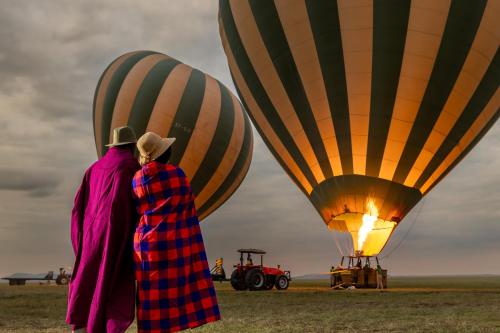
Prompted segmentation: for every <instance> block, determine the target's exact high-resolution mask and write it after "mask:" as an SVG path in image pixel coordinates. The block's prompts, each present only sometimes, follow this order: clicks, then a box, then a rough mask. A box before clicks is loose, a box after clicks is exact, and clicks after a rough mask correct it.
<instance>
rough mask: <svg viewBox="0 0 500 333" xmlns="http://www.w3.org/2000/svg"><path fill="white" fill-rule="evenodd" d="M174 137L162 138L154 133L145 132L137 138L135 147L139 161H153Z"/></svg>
mask: <svg viewBox="0 0 500 333" xmlns="http://www.w3.org/2000/svg"><path fill="white" fill-rule="evenodd" d="M174 141H175V138H162V137H161V136H159V135H158V134H156V133H153V132H147V133H145V134H144V135H143V136H141V137H140V138H139V140H137V149H138V150H139V153H140V155H141V156H140V163H141V164H146V163H149V162H151V161H154V160H155V159H157V158H158V157H160V156H161V155H162V154H163V153H164V152H166V151H167V149H168V148H170V146H172V144H173V143H174Z"/></svg>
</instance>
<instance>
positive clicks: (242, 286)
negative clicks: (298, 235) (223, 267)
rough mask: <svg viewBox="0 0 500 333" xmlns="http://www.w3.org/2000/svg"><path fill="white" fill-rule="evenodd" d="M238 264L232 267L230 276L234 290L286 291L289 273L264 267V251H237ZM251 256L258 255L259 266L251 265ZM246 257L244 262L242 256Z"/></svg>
mask: <svg viewBox="0 0 500 333" xmlns="http://www.w3.org/2000/svg"><path fill="white" fill-rule="evenodd" d="M238 252H239V253H240V263H239V264H238V265H235V266H234V268H235V269H234V271H233V273H232V274H231V286H233V288H234V289H235V290H247V289H248V290H271V289H273V286H276V289H278V290H285V289H288V286H289V284H290V281H291V280H292V277H291V275H290V271H283V270H281V269H280V266H279V265H278V268H274V267H265V266H264V263H263V259H264V258H263V257H264V254H266V252H265V251H262V250H257V249H239V250H238ZM252 254H257V255H260V265H256V264H254V263H253V259H252ZM244 255H246V257H247V258H246V262H245V263H244V262H243V259H244V258H243V256H244Z"/></svg>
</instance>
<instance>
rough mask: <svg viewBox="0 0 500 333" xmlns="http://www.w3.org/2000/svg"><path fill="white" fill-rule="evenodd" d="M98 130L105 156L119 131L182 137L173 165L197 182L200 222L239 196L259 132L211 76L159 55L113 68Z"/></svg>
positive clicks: (131, 57)
mask: <svg viewBox="0 0 500 333" xmlns="http://www.w3.org/2000/svg"><path fill="white" fill-rule="evenodd" d="M93 123H94V136H95V143H96V148H97V154H98V156H99V157H101V156H102V155H104V154H105V152H106V146H105V145H106V144H107V143H108V142H109V141H110V140H111V136H112V129H113V128H116V127H119V126H125V125H128V126H130V127H132V128H134V130H135V132H136V134H137V135H138V136H140V135H142V134H144V133H145V132H148V131H152V132H155V133H157V134H159V135H161V136H163V137H167V136H168V137H175V138H177V140H176V142H175V145H174V147H173V150H172V157H171V161H172V163H174V164H177V165H179V166H180V167H181V168H182V169H183V170H184V171H185V173H186V175H187V176H188V178H189V179H190V181H191V186H192V188H193V193H194V195H195V196H196V200H195V203H196V207H197V209H198V214H199V217H200V220H201V219H204V218H205V217H207V216H208V215H209V214H211V213H212V212H213V211H214V210H215V209H217V208H218V207H220V206H221V205H222V204H223V203H224V202H225V201H226V200H227V199H228V198H229V197H230V196H231V194H233V193H234V192H235V191H236V189H237V188H238V186H239V185H240V184H241V182H242V181H243V179H244V177H245V175H246V173H247V171H248V168H249V166H250V161H251V154H252V146H253V137H252V129H251V125H250V121H249V119H248V117H247V115H246V113H245V112H244V109H243V107H242V106H241V104H240V102H239V101H238V99H237V98H236V97H235V96H234V95H233V94H232V93H231V92H230V91H229V90H228V89H227V88H226V87H225V86H224V85H223V84H221V83H220V82H219V81H217V80H216V79H214V78H213V77H211V76H210V75H207V74H205V73H203V72H201V71H199V70H197V69H195V68H192V67H190V66H188V65H186V64H183V63H182V62H180V61H178V60H176V59H174V58H171V57H169V56H167V55H164V54H161V53H158V52H153V51H136V52H130V53H126V54H124V55H122V56H120V57H118V58H117V59H115V60H114V61H113V62H112V63H111V64H110V65H109V66H108V67H107V68H106V70H105V71H104V73H103V74H102V76H101V78H100V79H99V83H98V84H97V88H96V91H95V96H94V107H93Z"/></svg>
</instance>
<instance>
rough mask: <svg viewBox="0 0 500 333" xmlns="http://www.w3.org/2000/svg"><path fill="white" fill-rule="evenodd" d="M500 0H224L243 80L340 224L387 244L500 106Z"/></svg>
mask: <svg viewBox="0 0 500 333" xmlns="http://www.w3.org/2000/svg"><path fill="white" fill-rule="evenodd" d="M498 13H500V2H499V1H480V0H478V1H467V0H453V1H450V0H433V1H427V0H413V1H409V0H397V1H396V0H395V1H390V0H387V1H370V0H342V1H341V0H338V1H333V0H311V1H305V0H275V1H265V0H254V1H248V0H220V2H219V26H220V36H221V40H222V44H223V47H224V50H225V53H226V56H227V60H228V63H229V68H230V70H231V74H232V77H233V81H234V83H235V85H236V87H237V90H238V93H239V96H240V98H241V100H242V102H243V105H244V106H245V108H246V110H247V111H248V112H249V114H250V116H251V119H252V121H253V123H254V125H255V127H256V128H257V130H258V132H259V133H260V135H261V136H262V138H263V139H264V141H265V143H266V145H267V147H268V148H269V149H270V151H271V152H272V154H273V155H274V157H275V158H276V159H277V160H278V162H279V163H280V164H281V166H282V167H283V169H284V170H285V171H286V173H287V174H288V175H289V176H290V178H291V179H292V180H293V181H294V182H295V184H296V185H297V186H298V187H299V188H300V190H301V191H302V192H303V193H304V194H305V195H306V196H307V198H308V199H309V200H310V201H311V203H312V204H313V205H314V207H315V208H316V210H317V211H318V212H319V214H320V215H321V217H322V218H323V220H324V222H325V224H327V225H328V227H329V228H330V229H333V230H337V231H341V232H348V233H349V234H350V236H351V237H352V242H353V246H354V251H355V253H358V254H363V255H366V256H370V255H377V254H378V253H379V252H381V250H382V249H383V248H384V246H385V244H386V242H387V241H388V239H389V237H390V236H391V234H392V233H393V231H394V229H395V228H396V227H397V225H398V224H399V223H400V221H401V220H402V219H403V218H404V217H405V215H407V213H408V212H409V211H410V210H411V209H412V207H414V206H415V205H416V204H417V203H418V202H419V200H420V199H421V198H422V197H423V196H424V195H426V194H427V193H428V192H429V191H430V190H431V189H432V188H433V187H434V186H435V185H436V184H437V183H438V182H439V181H440V180H442V179H443V177H445V176H446V175H447V174H448V173H449V172H450V170H451V169H453V167H454V166H455V165H456V164H457V163H459V162H460V161H461V160H462V159H463V158H464V156H465V155H466V154H467V153H468V152H469V151H470V150H471V149H472V148H473V147H474V146H475V145H476V144H477V142H478V141H479V140H480V139H481V137H483V136H484V134H485V133H486V132H487V131H488V129H489V128H490V127H491V126H492V125H493V124H494V123H495V121H496V120H497V118H498V116H499V106H500V93H499V91H498V86H499V79H500V67H499V64H500V57H499V54H498V46H499V41H500V24H499V21H498V19H497V17H496V16H498Z"/></svg>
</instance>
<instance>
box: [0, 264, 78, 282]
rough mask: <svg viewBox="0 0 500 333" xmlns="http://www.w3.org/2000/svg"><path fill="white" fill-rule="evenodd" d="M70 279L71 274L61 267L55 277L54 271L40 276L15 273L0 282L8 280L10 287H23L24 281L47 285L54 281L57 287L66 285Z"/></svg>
mask: <svg viewBox="0 0 500 333" xmlns="http://www.w3.org/2000/svg"><path fill="white" fill-rule="evenodd" d="M70 278H71V273H68V272H67V271H66V269H65V268H64V267H61V268H60V269H59V274H57V275H55V274H54V271H49V272H47V273H41V274H30V273H15V274H12V275H10V276H6V277H3V278H2V280H8V281H9V285H10V286H24V285H25V284H26V281H45V282H49V283H50V282H52V281H55V283H56V284H57V285H67V284H68V283H69V279H70Z"/></svg>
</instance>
